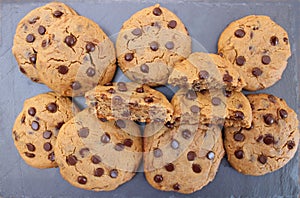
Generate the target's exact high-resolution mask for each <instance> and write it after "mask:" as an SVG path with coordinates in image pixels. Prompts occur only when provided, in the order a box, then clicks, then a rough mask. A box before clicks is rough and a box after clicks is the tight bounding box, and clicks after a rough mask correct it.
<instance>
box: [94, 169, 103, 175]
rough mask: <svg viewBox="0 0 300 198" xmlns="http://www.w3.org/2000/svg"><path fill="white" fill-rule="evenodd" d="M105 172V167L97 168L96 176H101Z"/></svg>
mask: <svg viewBox="0 0 300 198" xmlns="http://www.w3.org/2000/svg"><path fill="white" fill-rule="evenodd" d="M103 174H104V169H103V168H97V169H96V170H95V171H94V176H95V177H101V176H102V175H103Z"/></svg>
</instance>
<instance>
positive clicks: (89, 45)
mask: <svg viewBox="0 0 300 198" xmlns="http://www.w3.org/2000/svg"><path fill="white" fill-rule="evenodd" d="M95 47H96V46H95V44H94V43H92V42H88V43H87V44H86V45H85V49H86V52H87V53H90V52H93V51H95Z"/></svg>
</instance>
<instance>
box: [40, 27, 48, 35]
mask: <svg viewBox="0 0 300 198" xmlns="http://www.w3.org/2000/svg"><path fill="white" fill-rule="evenodd" d="M38 32H39V34H40V35H44V34H45V33H46V28H45V27H44V26H42V25H40V26H39V28H38Z"/></svg>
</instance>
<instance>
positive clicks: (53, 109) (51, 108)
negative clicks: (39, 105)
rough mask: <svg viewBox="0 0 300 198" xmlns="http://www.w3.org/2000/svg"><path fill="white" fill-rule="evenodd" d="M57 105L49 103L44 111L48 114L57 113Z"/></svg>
mask: <svg viewBox="0 0 300 198" xmlns="http://www.w3.org/2000/svg"><path fill="white" fill-rule="evenodd" d="M57 108H58V107H57V105H56V103H54V102H51V103H49V104H48V105H47V107H46V109H47V110H48V111H49V112H50V113H55V112H56V111H57Z"/></svg>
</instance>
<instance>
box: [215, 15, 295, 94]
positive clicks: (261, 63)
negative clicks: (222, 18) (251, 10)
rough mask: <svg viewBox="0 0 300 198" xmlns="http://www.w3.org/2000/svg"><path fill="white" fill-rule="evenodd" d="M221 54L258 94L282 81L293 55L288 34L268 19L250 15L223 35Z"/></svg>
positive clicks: (220, 46) (247, 87) (228, 28)
mask: <svg viewBox="0 0 300 198" xmlns="http://www.w3.org/2000/svg"><path fill="white" fill-rule="evenodd" d="M218 51H219V54H220V55H222V56H223V57H225V58H226V59H228V60H229V61H230V62H231V63H233V65H234V68H236V69H237V70H238V71H239V72H240V73H241V75H242V76H243V77H244V79H245V81H246V83H247V85H246V87H245V89H246V90H249V91H255V90H260V89H264V88H267V87H270V86H272V85H273V84H275V83H276V82H277V81H278V80H280V79H281V75H282V73H283V71H284V70H285V68H286V66H287V60H288V58H289V57H290V56H291V49H290V44H289V38H288V34H287V32H286V31H285V30H284V29H283V28H282V27H280V26H279V25H278V24H276V23H275V22H274V21H273V20H272V19H271V18H270V17H268V16H255V15H251V16H246V17H244V18H241V19H239V20H237V21H234V22H232V23H231V24H230V25H229V26H228V27H227V28H226V29H225V30H224V31H223V33H222V34H221V36H220V38H219V42H218Z"/></svg>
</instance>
